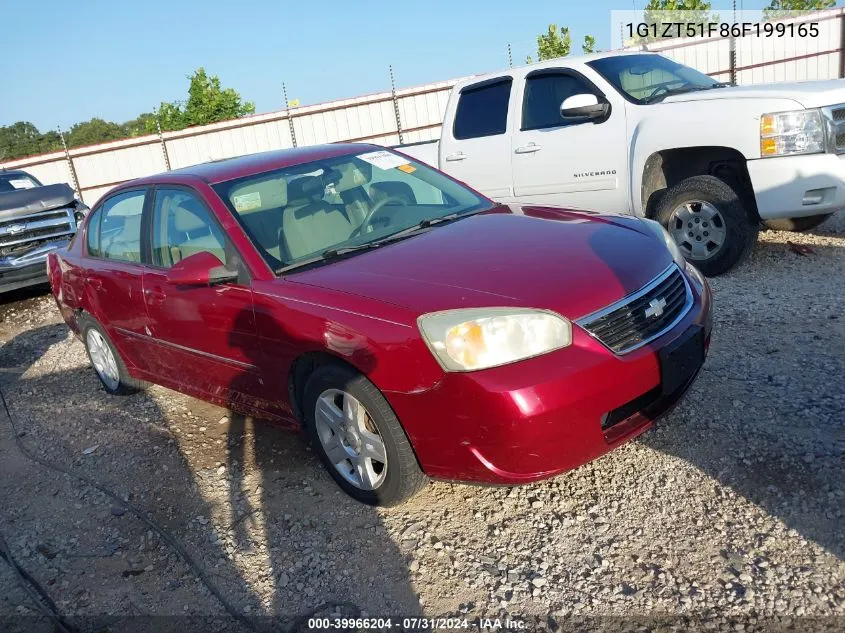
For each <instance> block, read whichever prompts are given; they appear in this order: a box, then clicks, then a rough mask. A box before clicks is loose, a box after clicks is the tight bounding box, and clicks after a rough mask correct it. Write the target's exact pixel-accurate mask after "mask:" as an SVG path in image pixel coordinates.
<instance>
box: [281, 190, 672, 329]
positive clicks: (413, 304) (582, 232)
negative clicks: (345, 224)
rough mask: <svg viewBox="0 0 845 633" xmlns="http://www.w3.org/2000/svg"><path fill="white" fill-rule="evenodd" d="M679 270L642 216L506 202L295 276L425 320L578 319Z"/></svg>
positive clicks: (291, 277)
mask: <svg viewBox="0 0 845 633" xmlns="http://www.w3.org/2000/svg"><path fill="white" fill-rule="evenodd" d="M671 264H672V257H671V255H670V254H669V251H668V250H667V249H666V248H665V247H664V246H663V244H662V243H661V242H660V241H659V240H658V239H657V238H656V237H655V236H654V234H653V233H651V231H650V230H649V229H648V228H647V227H645V225H644V224H643V223H642V222H640V221H639V220H636V219H634V218H631V217H626V216H610V215H600V214H591V213H588V212H582V211H570V210H563V209H554V208H549V207H533V206H532V207H529V206H510V207H505V206H499V207H496V208H494V209H491V210H490V211H485V212H483V213H479V214H477V215H473V216H471V217H468V218H465V219H462V220H458V221H456V222H454V223H450V224H445V225H441V226H435V227H432V228H431V229H429V230H428V231H426V232H425V233H421V234H418V235H416V236H413V237H410V238H408V239H405V240H402V241H399V242H396V243H394V244H390V245H387V246H383V247H381V248H378V249H376V250H373V251H364V252H362V253H360V254H357V255H353V256H351V257H348V258H347V259H343V260H340V261H336V262H332V263H328V264H325V265H323V266H321V267H318V268H313V269H310V270H306V271H303V272H299V273H294V274H291V275H288V276H286V280H287V281H288V282H295V283H301V284H309V285H312V286H318V287H322V288H326V289H331V290H333V291H339V292H344V293H349V294H354V295H357V296H361V297H367V298H370V299H375V300H378V301H383V302H388V303H392V304H395V305H399V306H402V307H404V308H407V309H410V310H412V311H413V312H414V313H416V314H417V315H419V314H423V313H426V312H434V311H437V310H447V309H452V308H465V307H483V306H520V307H529V308H541V309H547V310H553V311H555V312H557V313H559V314H562V315H563V316H566V317H568V318H570V319H576V318H579V317H581V316H584V315H585V314H589V313H590V312H593V311H595V310H598V309H600V308H602V307H605V306H607V305H609V304H611V303H613V302H615V301H618V300H619V299H621V298H622V297H624V296H625V295H627V294H629V293H631V292H634V291H635V290H637V289H639V288H641V287H642V286H644V285H645V284H646V283H648V282H649V281H650V280H651V279H653V278H654V277H656V276H657V275H658V274H660V273H661V272H662V271H664V270H665V269H666V268H667V267H668V266H669V265H671Z"/></svg>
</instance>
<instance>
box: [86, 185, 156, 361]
mask: <svg viewBox="0 0 845 633" xmlns="http://www.w3.org/2000/svg"><path fill="white" fill-rule="evenodd" d="M146 196H147V189H146V188H144V189H137V190H133V191H124V192H120V193H117V194H115V195H113V196H111V197H109V198H107V199H106V200H105V201H104V202H103V203H102V204H101V205H100V206H99V207H97V208H95V209H94V210H93V211H92V214H93V215H92V216H91V220H90V221H89V224H88V229H87V233H86V243H85V246H84V250H83V257H82V259H81V262H82V268H83V271H84V272H83V273H82V274H83V283H84V292H85V300H84V303H83V305H85V306H87V308H88V310H89V311H90V312H91V313H92V315H93V316H94V318H95V319H97V321H99V323H100V324H101V325H103V327H105V328H106V331H107V332H108V334H109V336H110V337H111V339H112V341H113V342H114V344H115V346H117V349H118V351H119V352H120V355H121V357H122V358H123V360H124V361H125V362H126V363H127V365H129V366H135V367H138V368H140V369H142V370H148V369H149V349H148V343H149V340H148V335H149V327H148V326H149V320H148V319H147V312H146V309H145V306H144V295H143V292H142V284H143V274H144V264H143V262H142V257H141V253H142V247H141V225H142V222H141V219H142V217H143V210H144V204H145V201H146Z"/></svg>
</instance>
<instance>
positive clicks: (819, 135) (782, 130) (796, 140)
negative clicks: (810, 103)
mask: <svg viewBox="0 0 845 633" xmlns="http://www.w3.org/2000/svg"><path fill="white" fill-rule="evenodd" d="M823 151H824V119H823V118H822V113H821V110H795V111H793V112H774V113H772V114H764V115H763V116H762V117H760V155H761V156H763V157H766V156H787V155H789V154H814V153H816V152H823Z"/></svg>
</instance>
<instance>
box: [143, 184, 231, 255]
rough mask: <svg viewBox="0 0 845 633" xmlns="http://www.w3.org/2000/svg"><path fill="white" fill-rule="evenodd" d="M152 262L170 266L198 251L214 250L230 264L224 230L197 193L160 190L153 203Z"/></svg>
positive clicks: (215, 253)
mask: <svg viewBox="0 0 845 633" xmlns="http://www.w3.org/2000/svg"><path fill="white" fill-rule="evenodd" d="M152 250H153V262H152V263H153V265H155V266H160V267H162V268H170V267H171V266H173V265H174V264H176V263H177V262H179V261H181V260H183V259H185V258H186V257H189V256H190V255H195V254H196V253H211V254H212V255H214V256H215V257H216V258H217V259H219V260H220V263H221V264H227V263H229V262H227V261H226V260H227V256H226V255H227V243H226V237H225V235H224V234H223V231H222V229H220V227H219V226H218V225H217V223H216V222H215V221H214V220H213V219H212V217H211V212H210V211H209V210H208V208H207V207H206V206H205V205H204V204H203V203H202V202H200V200H199V198H198V197H197V196H196V194H193V193H191V192H189V191H186V190H184V189H158V190H157V191H156V194H155V204H154V205H153V236H152Z"/></svg>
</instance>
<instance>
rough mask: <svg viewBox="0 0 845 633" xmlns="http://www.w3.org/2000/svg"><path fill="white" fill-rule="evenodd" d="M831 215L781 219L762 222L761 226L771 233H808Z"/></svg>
mask: <svg viewBox="0 0 845 633" xmlns="http://www.w3.org/2000/svg"><path fill="white" fill-rule="evenodd" d="M831 215H832V214H830V213H822V214H821V215H808V216H806V217H803V218H781V219H779V220H764V221H763V224H764V225H765V227H766V228H767V229H771V230H772V231H793V232H800V231H809V230H810V229H814V228H816V227H817V226H818V225H819V224H821V223H822V222H824V221H825V220H827V219H828V218H829V217H830V216H831Z"/></svg>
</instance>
